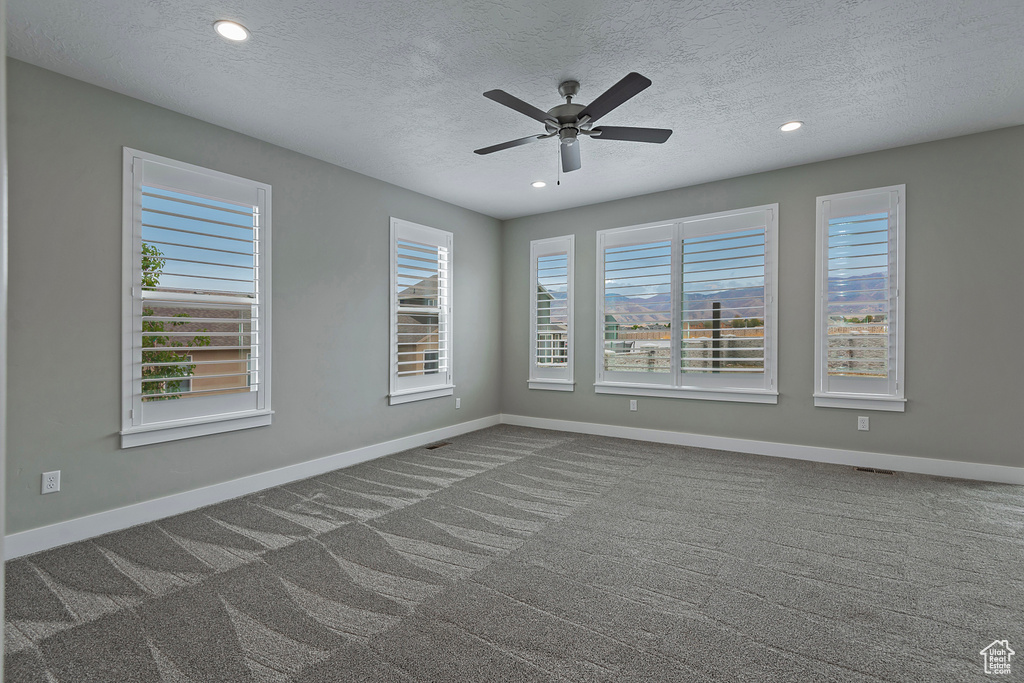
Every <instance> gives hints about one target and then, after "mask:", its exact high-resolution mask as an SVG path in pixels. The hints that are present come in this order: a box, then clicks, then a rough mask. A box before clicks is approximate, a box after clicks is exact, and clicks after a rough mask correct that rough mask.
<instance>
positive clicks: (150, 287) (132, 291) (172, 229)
mask: <svg viewBox="0 0 1024 683" xmlns="http://www.w3.org/2000/svg"><path fill="white" fill-rule="evenodd" d="M123 268H124V281H125V298H124V302H123V357H124V364H123V368H124V369H123V392H122V396H123V400H122V408H123V416H122V428H121V445H122V447H129V446H138V445H143V444H147V443H156V442H160V441H169V440H173V439H181V438H187V437H192V436H200V435H203V434H211V433H216V432H222V431H231V430H236V429H243V428H247V427H257V426H261V425H267V424H270V415H271V413H270V297H269V291H270V186H268V185H265V184H263V183H258V182H255V181H251V180H246V179H244V178H238V177H236V176H230V175H227V174H224V173H219V172H216V171H211V170H208V169H204V168H200V167H197V166H192V165H189V164H184V163H181V162H177V161H173V160H171V159H165V158H163V157H158V156H155V155H152V154H147V153H145V152H139V151H136V150H132V149H128V148H125V150H124V246H123Z"/></svg>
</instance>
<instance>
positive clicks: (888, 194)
mask: <svg viewBox="0 0 1024 683" xmlns="http://www.w3.org/2000/svg"><path fill="white" fill-rule="evenodd" d="M905 192H906V186H905V185H896V186H892V187H884V188H878V189H874V190H862V191H859V192H847V193H844V194H835V195H829V196H826V197H818V209H817V223H818V225H817V255H818V258H817V268H816V275H817V287H816V290H817V291H816V299H817V302H818V306H817V310H816V315H815V329H816V340H815V392H814V404H815V405H816V406H824V407H831V408H858V409H864V410H890V411H902V410H903V409H904V404H905V401H906V399H905V396H904V382H903V358H904V344H903V317H904V310H903V305H902V297H903V290H904V287H903V262H904V233H905V222H906V218H905V216H906V214H905V201H904V196H905Z"/></svg>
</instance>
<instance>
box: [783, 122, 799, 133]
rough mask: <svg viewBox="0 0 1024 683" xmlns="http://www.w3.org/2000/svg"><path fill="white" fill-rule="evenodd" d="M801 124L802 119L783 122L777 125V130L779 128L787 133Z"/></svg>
mask: <svg viewBox="0 0 1024 683" xmlns="http://www.w3.org/2000/svg"><path fill="white" fill-rule="evenodd" d="M802 125H804V122H803V121H790V122H789V123H784V124H782V125H781V126H779V130H781V131H782V132H783V133H789V132H790V131H794V130H796V129H797V128H799V127H800V126H802Z"/></svg>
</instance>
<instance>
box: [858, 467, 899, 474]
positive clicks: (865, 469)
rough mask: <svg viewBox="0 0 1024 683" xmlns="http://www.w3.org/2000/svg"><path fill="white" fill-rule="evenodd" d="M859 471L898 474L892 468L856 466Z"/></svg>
mask: <svg viewBox="0 0 1024 683" xmlns="http://www.w3.org/2000/svg"><path fill="white" fill-rule="evenodd" d="M853 469H855V470H857V471H858V472H870V473H871V474H896V473H895V472H893V471H892V470H880V469H878V468H876V467H854V468H853Z"/></svg>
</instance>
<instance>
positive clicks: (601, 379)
mask: <svg viewBox="0 0 1024 683" xmlns="http://www.w3.org/2000/svg"><path fill="white" fill-rule="evenodd" d="M757 213H763V215H764V222H763V225H764V228H765V284H764V290H765V291H764V296H765V301H764V309H765V330H764V346H765V347H766V348H765V353H764V359H765V360H764V366H765V367H764V373H762V374H761V375H759V376H761V377H762V382H761V383H760V386H740V385H735V386H728V385H727V383H726V380H725V377H724V376H718V375H716V377H722V379H720V380H714V379H710V378H709V377H701V376H698V375H696V374H695V373H693V374H691V373H684V372H682V370H681V367H680V366H681V356H682V351H681V333H680V325H679V324H676V325H673V326H672V328H671V329H672V332H671V341H670V345H671V346H670V348H671V354H670V359H671V360H670V364H671V368H672V370H671V371H670V372H667V373H657V375H656V374H655V373H641V372H635V373H627V372H622V371H606V370H605V369H604V342H605V339H604V334H605V312H604V311H605V306H604V293H605V292H604V290H605V263H604V256H605V249H606V248H608V243H609V242H610V241H611V242H613V244H612V248H614V246H616V245H615V244H614V242H617V241H619V240H620V239H625V240H628V239H629V238H628V237H627V236H628V235H630V233H633V234H634V235H635V237H637V238H639V237H640V236H641V233H643V232H646V233H648V237H646V238H643V239H638V240H637V241H636V242H627V241H623V242H622V244H623V245H625V244H627V243H630V244H631V243H635V244H644V243H648V242H651V241H660V242H663V241H666V240H668V241H670V244H671V252H670V253H671V260H670V266H671V267H670V271H671V275H670V282H671V320H672V321H677V320H681V318H682V305H683V292H682V276H683V269H682V244H683V240H684V239H692V238H698V237H702V236H708V235H713V234H725V233H729V232H739V231H741V230H743V229H749V228H742V227H732V226H733V224H734V223H735V222H736V221H737V220H738V221H740V224H742V221H743V220H745V219H744V218H743V217H744V216H746V215H747V214H757ZM755 222H756V221H755ZM778 222H779V205H778V204H777V203H775V204H765V205H761V206H753V207H747V208H742V209H732V210H728V211H718V212H715V213H708V214H701V215H697V216H688V217H685V218H677V219H672V220H669V221H657V222H653V223H644V224H640V225H631V226H626V227H622V228H611V229H608V230H599V231H598V232H597V250H596V251H597V273H596V275H597V287H596V295H597V296H596V305H597V308H596V310H597V315H596V320H595V323H596V335H595V341H596V347H595V348H596V358H595V382H594V391H595V393H598V394H617V395H627V396H654V397H664V398H685V399H698V400H706V401H730V402H737V403H768V404H776V403H778V396H779V391H778V346H779V345H778V327H779V326H778V287H779V277H778V234H779V230H778ZM716 223H717V225H715V224H716ZM609 373H611V376H609ZM733 374H738V373H733ZM748 384H750V383H748Z"/></svg>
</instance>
